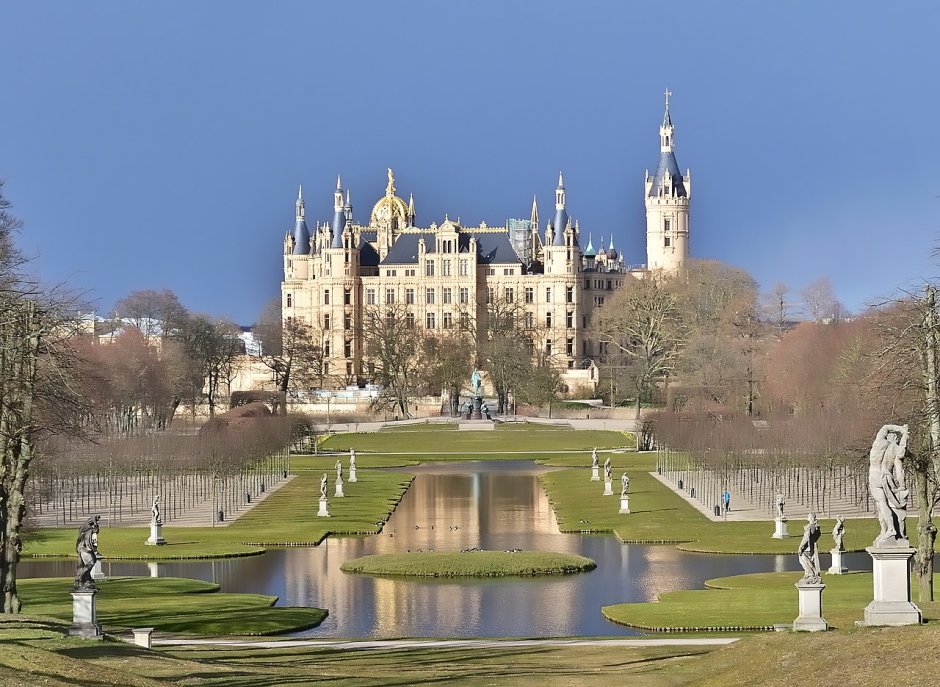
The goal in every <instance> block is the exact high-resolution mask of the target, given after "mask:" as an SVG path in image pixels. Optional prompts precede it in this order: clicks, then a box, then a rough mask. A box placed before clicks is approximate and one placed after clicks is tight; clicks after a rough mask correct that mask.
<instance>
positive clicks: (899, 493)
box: [868, 425, 910, 548]
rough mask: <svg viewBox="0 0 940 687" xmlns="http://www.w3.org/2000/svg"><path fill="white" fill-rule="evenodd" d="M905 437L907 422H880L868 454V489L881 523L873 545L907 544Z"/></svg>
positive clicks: (908, 544)
mask: <svg viewBox="0 0 940 687" xmlns="http://www.w3.org/2000/svg"><path fill="white" fill-rule="evenodd" d="M907 439H908V427H907V425H884V426H883V427H882V428H881V429H880V430H878V434H877V435H875V441H874V442H872V445H871V451H870V452H869V454H868V457H869V463H868V489H869V491H870V492H871V498H872V500H873V501H874V502H875V515H876V516H877V517H878V523H879V525H880V526H881V531H880V533H879V534H878V537H877V538H876V539H875V547H876V548H886V547H904V548H906V547H908V546H910V543H909V542H908V539H907V522H906V520H907V504H908V498H909V496H910V490H909V489H908V488H907V486H906V484H905V479H904V464H903V459H904V454H905V453H906V451H907Z"/></svg>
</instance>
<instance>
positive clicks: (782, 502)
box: [777, 494, 787, 518]
mask: <svg viewBox="0 0 940 687" xmlns="http://www.w3.org/2000/svg"><path fill="white" fill-rule="evenodd" d="M786 502H787V501H786V499H784V498H783V494H777V517H778V518H783V506H784V505H785V504H786Z"/></svg>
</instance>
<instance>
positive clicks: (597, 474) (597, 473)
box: [591, 468, 601, 482]
mask: <svg viewBox="0 0 940 687" xmlns="http://www.w3.org/2000/svg"><path fill="white" fill-rule="evenodd" d="M591 481H592V482H600V481H601V469H600V468H591Z"/></svg>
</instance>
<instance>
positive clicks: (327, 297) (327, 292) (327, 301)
mask: <svg viewBox="0 0 940 687" xmlns="http://www.w3.org/2000/svg"><path fill="white" fill-rule="evenodd" d="M329 304H330V290H329V289H326V290H325V291H324V292H323V305H329Z"/></svg>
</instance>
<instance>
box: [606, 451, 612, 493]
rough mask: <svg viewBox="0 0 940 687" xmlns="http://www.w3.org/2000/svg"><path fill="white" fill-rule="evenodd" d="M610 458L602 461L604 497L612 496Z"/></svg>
mask: <svg viewBox="0 0 940 687" xmlns="http://www.w3.org/2000/svg"><path fill="white" fill-rule="evenodd" d="M610 470H611V465H610V456H607V459H606V460H605V461H604V496H613V495H614V484H613V477H612V476H611V474H610Z"/></svg>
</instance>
